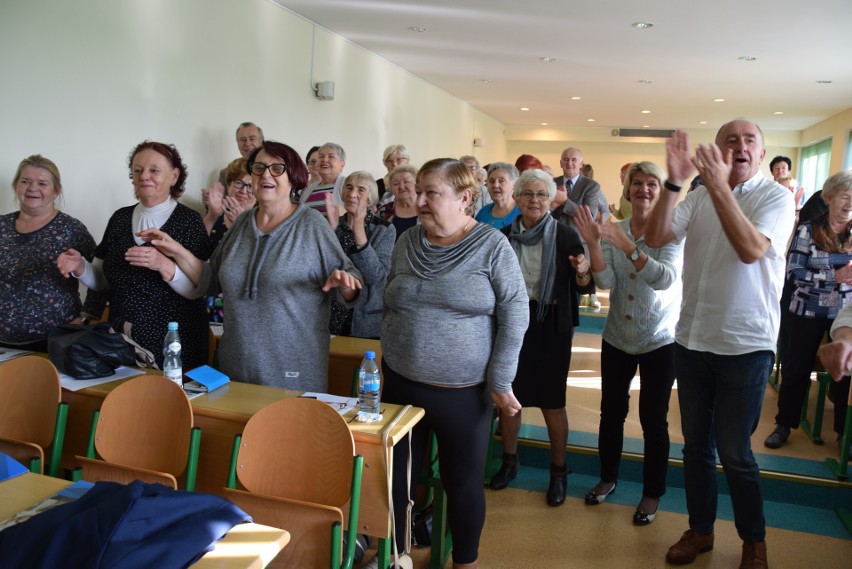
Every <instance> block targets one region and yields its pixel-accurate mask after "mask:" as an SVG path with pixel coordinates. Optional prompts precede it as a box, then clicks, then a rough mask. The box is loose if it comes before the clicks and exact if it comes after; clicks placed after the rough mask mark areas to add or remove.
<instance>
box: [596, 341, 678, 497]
mask: <svg viewBox="0 0 852 569" xmlns="http://www.w3.org/2000/svg"><path fill="white" fill-rule="evenodd" d="M637 368H639V374H640V379H641V386H640V390H639V422H640V423H641V425H642V433H643V436H644V439H645V451H644V454H645V458H644V461H643V465H642V479H643V489H642V493H643V494H644V495H645V496H648V497H649V498H659V497H661V496H662V495H663V494H665V493H666V473H667V472H668V461H669V423H668V413H669V399H670V398H671V394H672V385H673V384H674V379H675V367H674V343H672V344H667V345H665V346H662V347H661V348H657V349H656V350H654V351H651V352H648V353H645V354H635V355H634V354H628V353H626V352H623V351H621V350H619V349H618V348H616V347H615V346H613V345H611V344H609V343H607V342H606V340H604V341H602V345H601V425H600V433H599V435H598V452H599V454H600V460H601V480H603V481H604V482H614V481H616V480H617V479H618V466H619V464H620V462H621V451H622V448H623V446H624V420H625V418H626V417H627V411H628V407H629V403H630V382H631V381H632V380H633V376H634V375H636V369H637Z"/></svg>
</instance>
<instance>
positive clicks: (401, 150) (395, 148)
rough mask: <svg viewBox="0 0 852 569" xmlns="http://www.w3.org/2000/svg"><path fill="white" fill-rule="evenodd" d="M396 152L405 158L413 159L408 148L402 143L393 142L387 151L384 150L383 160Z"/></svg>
mask: <svg viewBox="0 0 852 569" xmlns="http://www.w3.org/2000/svg"><path fill="white" fill-rule="evenodd" d="M394 154H399V157H400V158H405V159H406V160H411V155H410V154H409V153H408V149H407V148H406V147H405V146H404V145H402V144H391V145H390V146H388V147H387V148H385V151H384V152H382V162H384V161H385V160H387V159H388V158H390V157H391V156H393V155H394Z"/></svg>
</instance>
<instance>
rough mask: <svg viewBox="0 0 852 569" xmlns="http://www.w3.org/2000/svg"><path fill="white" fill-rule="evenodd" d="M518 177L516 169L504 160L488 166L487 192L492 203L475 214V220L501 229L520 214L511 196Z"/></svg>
mask: <svg viewBox="0 0 852 569" xmlns="http://www.w3.org/2000/svg"><path fill="white" fill-rule="evenodd" d="M517 179H518V169H517V168H515V167H514V166H513V165H512V164H507V163H506V162H495V163H493V164H492V165H491V166H489V167H488V180H487V181H486V185H487V186H488V194H489V195H490V196H491V201H492V203H490V204H488V205H486V206H485V207H483V208H482V209H481V210H479V212H478V213H477V214H476V221H479V222H482V223H487V224H488V225H490V226H491V227H494V228H495V229H502V228H504V227H506V226H507V225H509V224H510V223H512V220H514V219H515V218H516V217H518V216H519V215H521V210H520V209H518V205H517V204H516V203H515V198H514V197H512V187H513V186H514V184H515V180H517Z"/></svg>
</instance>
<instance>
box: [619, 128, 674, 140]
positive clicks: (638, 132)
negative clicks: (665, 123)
mask: <svg viewBox="0 0 852 569" xmlns="http://www.w3.org/2000/svg"><path fill="white" fill-rule="evenodd" d="M673 132H674V130H672V129H665V130H661V129H656V130H655V129H652V128H614V129H612V135H613V136H618V137H621V138H637V137H639V138H671V136H672V133H673Z"/></svg>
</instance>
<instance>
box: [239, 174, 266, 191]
mask: <svg viewBox="0 0 852 569" xmlns="http://www.w3.org/2000/svg"><path fill="white" fill-rule="evenodd" d="M274 175H275V174H273V176H274ZM231 183H232V184H234V187H235V188H236V189H238V190H242V189H247V190H249V191H251V182H243V181H242V180H234V181H233V182H231Z"/></svg>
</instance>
